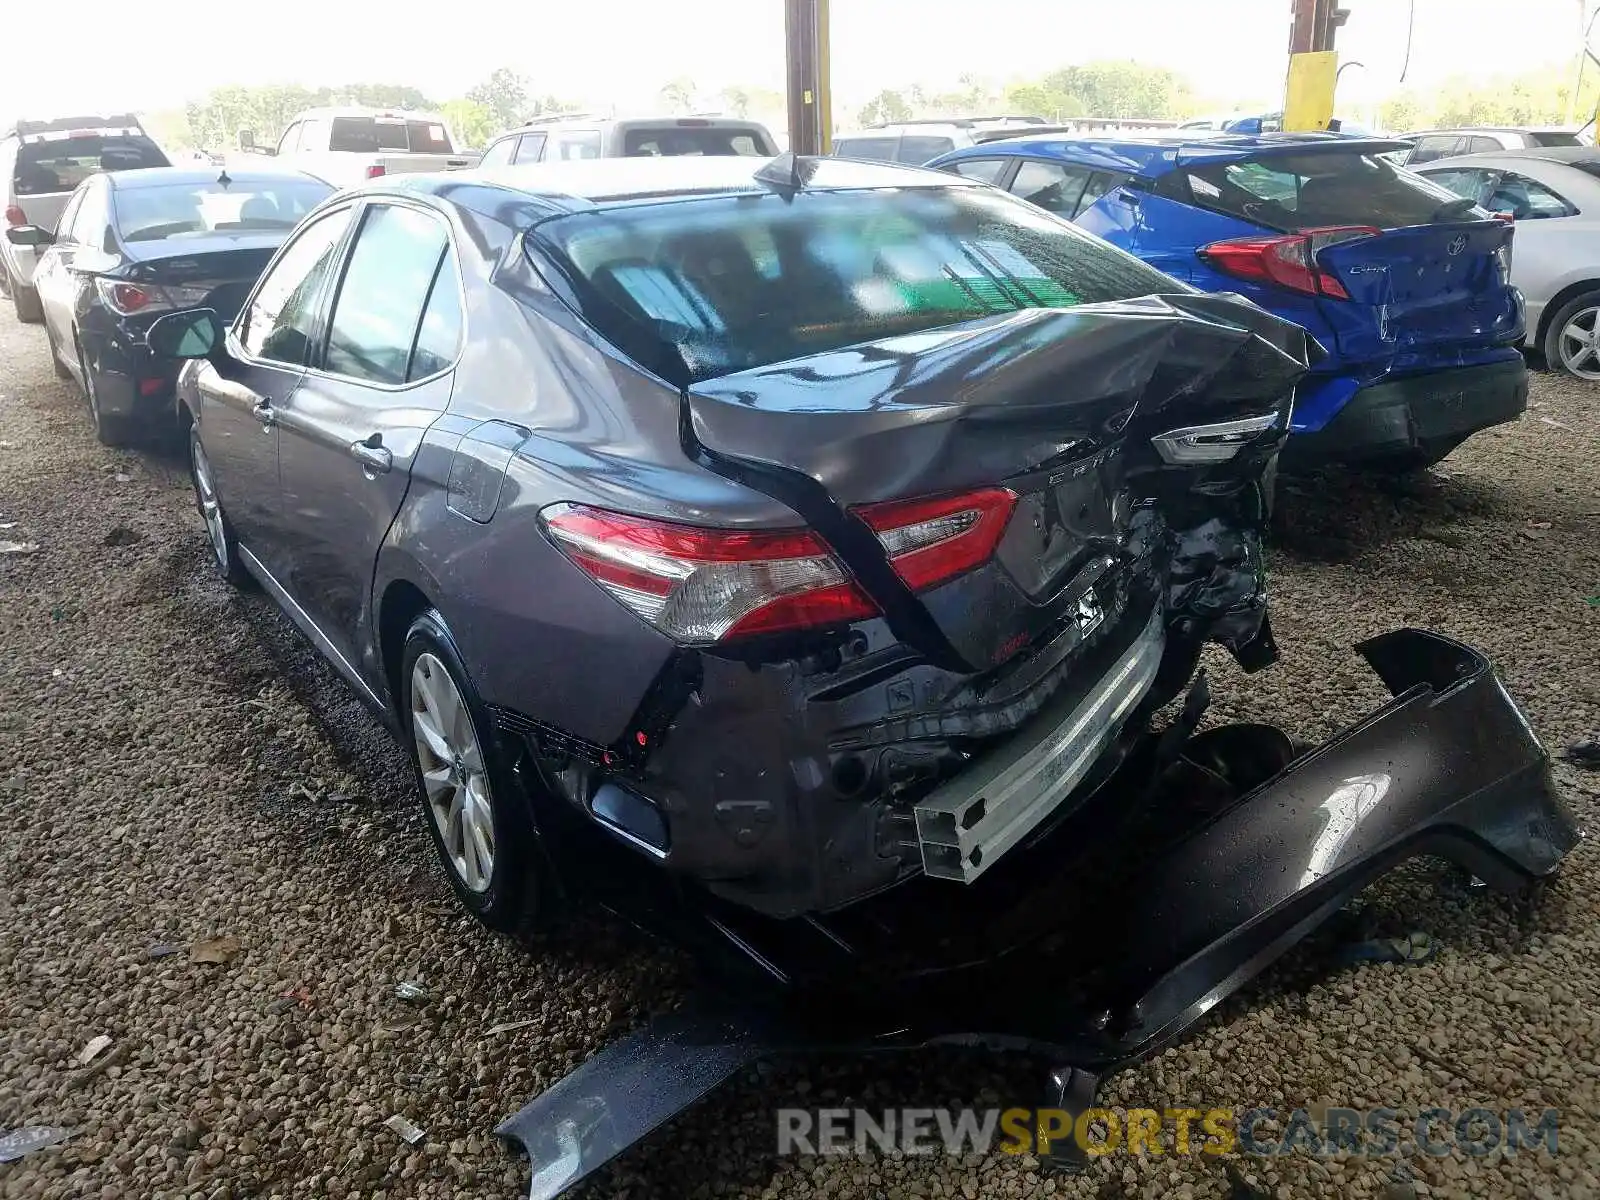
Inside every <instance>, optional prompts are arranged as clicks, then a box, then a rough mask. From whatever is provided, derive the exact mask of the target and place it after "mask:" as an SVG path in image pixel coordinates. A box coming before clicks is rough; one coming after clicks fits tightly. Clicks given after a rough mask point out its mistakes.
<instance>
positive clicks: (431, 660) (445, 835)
mask: <svg viewBox="0 0 1600 1200" xmlns="http://www.w3.org/2000/svg"><path fill="white" fill-rule="evenodd" d="M411 733H412V737H413V738H414V739H415V740H416V745H417V765H418V767H419V768H420V770H421V772H422V787H423V790H424V792H425V793H426V795H427V802H428V812H429V814H430V815H431V816H432V818H433V822H434V825H435V827H436V828H437V829H438V831H439V840H440V841H441V842H442V843H443V845H444V851H445V856H446V857H447V858H448V859H449V861H450V867H451V869H452V870H453V871H455V873H456V876H457V878H459V879H460V880H461V882H462V884H463V885H465V886H466V888H467V889H468V890H469V891H473V892H485V891H488V889H489V884H490V883H491V882H492V880H493V879H494V856H495V840H494V797H493V794H492V792H491V791H490V788H489V776H488V773H487V772H486V771H485V769H484V759H483V751H482V749H481V748H480V747H479V745H478V735H477V732H476V731H475V730H474V729H473V726H472V716H471V714H470V713H469V712H468V711H467V704H466V701H465V700H464V699H462V696H461V691H460V689H459V688H457V687H456V683H455V680H453V679H452V678H451V677H450V672H449V671H448V670H447V669H446V667H445V665H444V663H443V662H442V661H441V660H440V659H439V658H438V657H437V656H436V655H433V654H430V653H423V654H420V655H418V656H417V659H416V661H415V662H414V663H413V664H412V666H411Z"/></svg>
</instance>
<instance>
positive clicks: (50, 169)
mask: <svg viewBox="0 0 1600 1200" xmlns="http://www.w3.org/2000/svg"><path fill="white" fill-rule="evenodd" d="M170 165H171V164H170V163H168V162H167V156H166V155H165V154H163V153H161V148H160V147H159V146H157V145H156V144H155V143H154V142H152V141H151V140H150V139H149V138H147V137H143V136H141V135H138V134H130V135H110V136H106V137H101V136H100V135H98V134H90V135H87V136H83V137H64V138H47V139H45V140H44V141H39V142H24V143H23V144H22V145H21V146H20V147H18V149H17V166H16V173H15V175H14V176H13V178H12V184H13V186H14V187H15V188H16V191H17V195H19V196H42V195H44V194H46V193H48V192H70V191H72V189H73V188H75V187H77V186H78V185H79V184H80V183H82V182H83V181H84V180H85V179H87V178H89V176H91V175H93V174H95V173H96V172H97V171H127V170H133V169H137V168H139V167H165V166H170Z"/></svg>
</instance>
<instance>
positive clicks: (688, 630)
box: [544, 488, 1016, 645]
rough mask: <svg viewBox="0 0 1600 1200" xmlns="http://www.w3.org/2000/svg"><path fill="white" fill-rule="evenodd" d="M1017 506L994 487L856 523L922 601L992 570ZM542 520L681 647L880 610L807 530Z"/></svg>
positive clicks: (560, 512) (577, 514)
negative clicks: (966, 575)
mask: <svg viewBox="0 0 1600 1200" xmlns="http://www.w3.org/2000/svg"><path fill="white" fill-rule="evenodd" d="M1015 504H1016V496H1015V495H1013V494H1012V493H1011V492H1008V491H1006V490H1004V489H1003V488H990V489H985V490H983V491H979V492H972V493H969V494H966V495H962V496H951V497H940V498H936V499H931V500H910V501H895V502H893V503H889V504H878V505H870V506H867V507H865V508H862V509H858V510H857V515H858V516H860V517H861V518H862V520H864V521H865V522H866V523H867V525H868V526H869V527H870V528H871V529H872V530H873V532H874V533H876V534H877V535H878V540H879V541H880V542H881V543H882V544H883V547H884V549H885V550H886V551H888V553H889V557H890V560H891V562H893V564H894V567H895V569H896V571H898V572H899V574H900V577H901V578H902V579H904V580H905V581H906V583H907V585H908V586H910V587H912V588H914V589H918V590H921V589H924V588H928V587H932V586H934V585H935V584H938V583H942V582H944V581H945V580H948V579H951V578H953V577H955V576H956V575H959V574H961V573H962V572H964V571H968V570H971V569H972V568H973V567H975V566H977V565H979V564H980V563H983V562H985V561H987V560H988V558H989V557H990V556H991V555H992V554H993V553H994V548H995V546H996V545H997V544H998V543H999V541H1000V535H1001V534H1002V533H1003V532H1004V531H1005V526H1006V522H1007V520H1009V519H1010V516H1011V510H1012V508H1013V507H1014V506H1015ZM544 521H545V527H546V528H547V529H548V530H549V532H550V535H551V537H552V538H554V539H555V541H556V544H557V545H559V546H560V547H561V549H562V551H563V552H564V553H565V554H566V556H567V557H568V558H569V559H571V560H572V561H573V562H574V563H575V564H577V566H579V567H580V568H582V569H583V571H584V572H585V573H586V574H588V575H589V576H590V577H591V578H592V579H594V580H595V582H596V583H598V584H600V586H601V587H603V588H605V589H606V591H608V592H610V593H611V595H612V596H613V597H615V598H616V599H617V600H619V601H620V602H621V603H622V604H623V605H625V606H626V607H627V608H628V609H629V610H631V611H632V612H633V613H635V614H636V615H638V616H639V617H641V618H643V619H644V620H646V621H648V622H649V623H650V624H651V625H653V626H655V628H657V629H659V630H660V631H661V632H662V633H664V634H666V635H667V636H668V637H670V638H672V639H673V640H674V641H676V642H679V643H681V644H684V645H709V644H711V643H713V642H719V641H726V640H728V639H731V638H737V637H745V636H748V635H750V634H756V633H777V632H781V631H785V630H794V629H809V628H816V627H819V626H824V625H837V624H840V623H842V622H846V621H855V620H859V619H861V618H863V617H870V616H873V615H874V614H875V613H876V612H877V611H878V609H877V606H876V605H875V604H874V603H873V602H872V601H871V599H869V598H868V596H867V595H866V593H864V592H863V591H862V590H861V588H860V587H859V586H858V585H857V584H856V582H855V580H853V579H852V578H851V577H850V575H849V573H848V572H847V571H846V570H845V569H844V567H843V565H842V564H841V563H840V562H839V560H838V559H837V558H835V557H834V555H833V553H832V552H831V551H830V550H829V549H828V547H827V545H826V543H824V542H823V541H822V539H821V538H819V537H818V536H817V535H816V534H814V533H812V532H810V531H809V530H783V531H778V532H767V531H761V532H742V531H737V530H726V529H703V528H699V527H696V526H692V525H677V524H672V523H669V522H666V521H653V520H648V519H646V518H643V517H631V516H624V515H622V514H621V513H613V512H605V511H603V510H600V509H595V508H588V507H586V506H584V505H577V504H566V505H558V506H556V507H554V508H552V509H549V510H547V511H546V513H545V517H544Z"/></svg>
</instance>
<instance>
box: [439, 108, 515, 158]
mask: <svg viewBox="0 0 1600 1200" xmlns="http://www.w3.org/2000/svg"><path fill="white" fill-rule="evenodd" d="M440 111H442V112H443V113H444V119H445V120H446V121H448V122H449V123H450V129H451V131H452V132H454V134H455V135H456V141H457V143H458V144H459V145H460V147H461V148H463V149H466V148H468V147H471V148H472V149H480V148H482V146H483V145H484V143H486V142H487V141H488V140H489V139H490V138H492V137H493V136H494V135H495V134H497V133H499V132H500V127H499V126H498V125H497V124H496V123H495V118H494V114H493V113H492V112H490V111H489V110H488V109H487V108H485V107H484V106H483V105H481V104H479V103H478V102H477V101H476V100H468V99H467V98H466V97H464V96H463V97H460V98H459V99H456V100H446V101H445V102H444V104H443V106H442V107H441V110H440Z"/></svg>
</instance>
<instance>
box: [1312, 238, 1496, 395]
mask: <svg viewBox="0 0 1600 1200" xmlns="http://www.w3.org/2000/svg"><path fill="white" fill-rule="evenodd" d="M1512 236H1513V227H1512V225H1511V224H1510V223H1509V222H1507V221H1484V220H1469V221H1441V222H1437V223H1434V224H1430V225H1413V226H1409V227H1406V228H1401V229H1386V230H1384V231H1382V232H1381V233H1375V234H1373V235H1372V236H1370V237H1363V238H1355V239H1352V240H1350V241H1347V242H1340V243H1338V244H1336V245H1332V246H1328V247H1326V248H1325V249H1323V250H1322V251H1321V252H1320V253H1319V254H1318V262H1319V263H1320V264H1321V266H1322V267H1323V268H1324V269H1325V270H1327V271H1329V272H1331V273H1332V274H1333V276H1334V277H1335V278H1337V279H1338V280H1339V282H1340V283H1341V284H1343V285H1344V288H1345V290H1346V291H1347V292H1349V294H1350V298H1349V299H1348V300H1327V299H1324V300H1320V301H1318V305H1319V307H1320V309H1321V310H1322V313H1323V315H1324V317H1325V318H1326V319H1327V321H1328V323H1329V325H1330V326H1332V328H1333V331H1334V337H1335V338H1336V339H1337V341H1338V349H1339V351H1340V353H1342V354H1344V355H1346V356H1347V357H1351V358H1354V359H1357V360H1360V361H1370V360H1373V359H1387V358H1390V357H1393V358H1395V359H1397V360H1398V361H1397V365H1398V366H1402V367H1403V366H1404V365H1405V364H1406V360H1407V359H1408V358H1416V359H1419V360H1429V361H1432V360H1435V359H1436V358H1437V356H1438V354H1439V352H1440V351H1443V350H1459V351H1465V352H1472V351H1481V350H1484V349H1488V348H1490V347H1493V346H1498V345H1506V344H1508V343H1511V342H1515V341H1518V340H1519V339H1520V337H1521V330H1522V305H1521V302H1520V300H1519V299H1518V296H1517V293H1516V289H1515V288H1513V287H1512V286H1511V280H1510V271H1509V267H1510V259H1509V255H1510V247H1511V244H1512Z"/></svg>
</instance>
